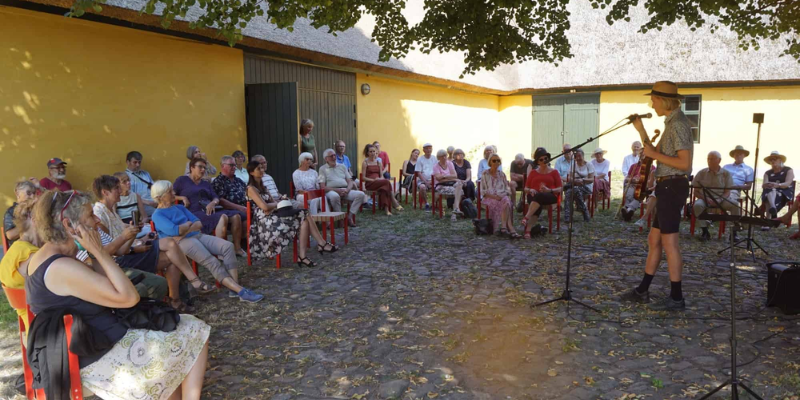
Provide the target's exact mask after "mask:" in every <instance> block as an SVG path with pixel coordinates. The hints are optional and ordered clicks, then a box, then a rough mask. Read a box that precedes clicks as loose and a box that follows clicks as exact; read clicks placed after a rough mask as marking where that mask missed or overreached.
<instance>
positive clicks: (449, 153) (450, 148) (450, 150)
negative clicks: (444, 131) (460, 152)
mask: <svg viewBox="0 0 800 400" xmlns="http://www.w3.org/2000/svg"><path fill="white" fill-rule="evenodd" d="M455 151H456V148H455V147H453V146H447V161H453V152H455Z"/></svg>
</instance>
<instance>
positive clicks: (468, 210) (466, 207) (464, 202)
mask: <svg viewBox="0 0 800 400" xmlns="http://www.w3.org/2000/svg"><path fill="white" fill-rule="evenodd" d="M461 212H463V213H464V218H469V219H473V218H478V208H477V207H475V204H472V200H470V199H466V198H465V199H461Z"/></svg>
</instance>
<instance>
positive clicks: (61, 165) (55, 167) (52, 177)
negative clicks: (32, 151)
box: [39, 158, 72, 192]
mask: <svg viewBox="0 0 800 400" xmlns="http://www.w3.org/2000/svg"><path fill="white" fill-rule="evenodd" d="M47 172H48V173H49V176H47V177H45V178H42V179H40V180H39V186H41V187H42V189H44V190H53V189H56V190H60V191H62V192H66V191H67V190H72V184H71V183H69V181H67V179H66V177H67V163H65V162H64V161H62V160H61V159H60V158H51V159H49V160H47Z"/></svg>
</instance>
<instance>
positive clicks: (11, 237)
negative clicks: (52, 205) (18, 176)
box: [3, 180, 37, 246]
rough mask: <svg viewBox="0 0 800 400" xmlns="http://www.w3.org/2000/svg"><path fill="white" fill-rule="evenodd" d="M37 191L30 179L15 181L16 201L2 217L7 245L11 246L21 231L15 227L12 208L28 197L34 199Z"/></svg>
mask: <svg viewBox="0 0 800 400" xmlns="http://www.w3.org/2000/svg"><path fill="white" fill-rule="evenodd" d="M36 193H37V187H36V184H35V183H34V182H32V181H29V180H28V181H19V182H17V185H16V187H14V194H15V195H16V197H17V201H15V202H14V204H12V205H11V207H9V208H8V210H6V214H5V216H4V217H3V230H4V231H5V235H6V239H7V240H8V245H9V246H11V245H13V244H14V241H15V240H17V239H19V237H20V235H21V232H20V230H19V228H17V225H16V222H15V219H14V210H15V209H16V208H17V205H18V204H19V203H22V202H23V201H25V200H28V199H35V198H36Z"/></svg>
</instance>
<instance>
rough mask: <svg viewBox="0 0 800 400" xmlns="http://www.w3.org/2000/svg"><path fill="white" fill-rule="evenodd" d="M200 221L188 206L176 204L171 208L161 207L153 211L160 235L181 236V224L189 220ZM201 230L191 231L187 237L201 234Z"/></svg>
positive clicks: (154, 221)
mask: <svg viewBox="0 0 800 400" xmlns="http://www.w3.org/2000/svg"><path fill="white" fill-rule="evenodd" d="M196 221H200V219H198V218H197V217H195V216H194V214H192V213H191V212H189V210H187V209H186V207H184V206H182V205H174V206H172V207H170V208H159V209H157V210H156V212H154V213H153V224H154V225H155V226H156V231H157V232H158V236H160V237H173V236H180V226H181V225H183V224H185V223H187V222H196ZM199 234H200V232H199V231H194V232H189V233H187V234H186V237H187V238H188V237H192V236H196V235H199Z"/></svg>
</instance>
